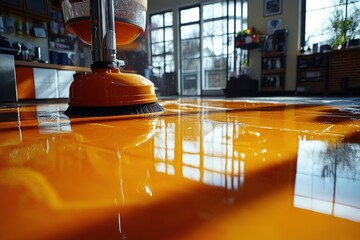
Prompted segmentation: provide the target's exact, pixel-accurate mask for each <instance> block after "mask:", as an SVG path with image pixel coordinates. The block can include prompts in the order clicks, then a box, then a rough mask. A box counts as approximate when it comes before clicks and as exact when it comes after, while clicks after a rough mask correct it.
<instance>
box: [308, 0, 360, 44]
mask: <svg viewBox="0 0 360 240" xmlns="http://www.w3.org/2000/svg"><path fill="white" fill-rule="evenodd" d="M303 6H304V15H305V17H304V18H305V26H304V30H303V31H304V33H303V40H302V45H304V46H312V44H316V43H320V44H330V43H331V40H332V39H333V38H334V32H333V31H332V29H331V25H330V21H329V19H331V18H332V16H333V15H334V13H335V12H336V11H338V12H339V13H340V14H341V15H342V16H343V17H344V18H345V17H347V16H350V15H351V14H352V13H353V12H354V10H355V9H356V8H357V9H360V0H317V1H310V0H304V2H303ZM358 35H359V33H358ZM358 37H359V36H358Z"/></svg>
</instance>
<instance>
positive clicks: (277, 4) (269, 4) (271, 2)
mask: <svg viewBox="0 0 360 240" xmlns="http://www.w3.org/2000/svg"><path fill="white" fill-rule="evenodd" d="M281 12H282V0H264V16H265V17H268V16H273V15H279V14H281Z"/></svg>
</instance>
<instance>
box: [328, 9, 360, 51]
mask: <svg viewBox="0 0 360 240" xmlns="http://www.w3.org/2000/svg"><path fill="white" fill-rule="evenodd" d="M330 24H331V30H332V31H333V33H334V38H333V40H332V47H333V48H335V49H336V48H342V47H345V46H346V43H348V42H349V41H350V40H352V39H354V37H355V36H356V35H357V34H359V33H360V29H359V26H360V25H359V24H360V9H358V8H355V9H353V11H352V13H351V14H348V12H347V10H346V11H345V12H344V11H341V10H339V9H336V10H335V11H334V14H333V16H332V17H331V19H330Z"/></svg>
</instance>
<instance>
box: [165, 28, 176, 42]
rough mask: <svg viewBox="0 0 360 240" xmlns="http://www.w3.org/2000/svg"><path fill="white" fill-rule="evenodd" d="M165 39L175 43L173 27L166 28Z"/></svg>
mask: <svg viewBox="0 0 360 240" xmlns="http://www.w3.org/2000/svg"><path fill="white" fill-rule="evenodd" d="M164 39H165V41H173V40H174V34H173V28H172V27H167V28H165V36H164Z"/></svg>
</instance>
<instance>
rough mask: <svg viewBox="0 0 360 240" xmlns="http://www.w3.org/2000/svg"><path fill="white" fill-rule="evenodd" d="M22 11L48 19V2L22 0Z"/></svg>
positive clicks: (43, 0) (42, 0)
mask: <svg viewBox="0 0 360 240" xmlns="http://www.w3.org/2000/svg"><path fill="white" fill-rule="evenodd" d="M23 5H24V11H25V12H28V13H30V14H35V15H39V16H46V17H49V15H50V7H49V1H48V0H24V4H23Z"/></svg>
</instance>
